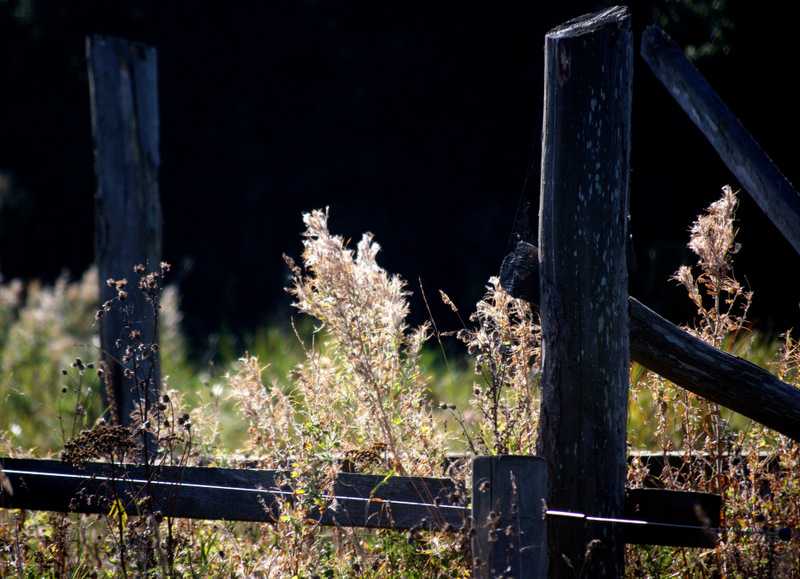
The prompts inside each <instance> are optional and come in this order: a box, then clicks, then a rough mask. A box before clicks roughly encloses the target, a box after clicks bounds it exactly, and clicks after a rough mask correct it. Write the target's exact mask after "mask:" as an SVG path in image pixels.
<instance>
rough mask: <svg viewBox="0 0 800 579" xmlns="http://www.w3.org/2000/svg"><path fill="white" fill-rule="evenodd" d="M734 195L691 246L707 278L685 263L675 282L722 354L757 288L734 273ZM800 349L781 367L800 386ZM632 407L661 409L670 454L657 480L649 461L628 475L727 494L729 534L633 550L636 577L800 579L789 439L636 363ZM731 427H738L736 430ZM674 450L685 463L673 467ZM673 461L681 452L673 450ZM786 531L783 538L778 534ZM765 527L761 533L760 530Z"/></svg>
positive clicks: (654, 422)
mask: <svg viewBox="0 0 800 579" xmlns="http://www.w3.org/2000/svg"><path fill="white" fill-rule="evenodd" d="M737 204H738V200H737V198H736V194H735V193H734V192H733V190H732V189H731V188H730V187H727V186H726V187H724V188H723V193H722V197H721V198H720V199H719V200H718V201H716V202H714V203H712V204H711V206H710V207H709V208H708V209H707V211H706V213H705V214H704V215H701V216H699V217H698V218H697V220H696V221H695V223H694V224H693V226H692V229H691V240H690V242H689V248H690V249H691V250H692V251H693V252H694V253H695V255H697V257H698V263H697V266H698V268H699V272H698V273H697V274H696V277H695V274H694V273H693V271H692V269H691V268H689V267H688V266H683V267H681V268H680V269H679V270H678V272H677V273H676V274H675V276H673V279H674V280H676V281H678V282H679V283H680V284H681V285H683V286H684V287H685V288H686V290H687V291H688V293H689V298H690V299H691V300H692V302H693V303H694V304H695V305H696V306H697V308H698V314H699V319H698V323H697V325H696V326H695V327H693V328H687V331H690V332H692V333H693V334H695V335H696V336H697V337H699V338H700V339H702V340H704V341H705V342H707V343H709V344H711V345H713V346H715V347H718V348H723V349H726V348H732V347H734V346H735V344H736V339H737V338H740V336H741V333H742V332H743V331H745V330H747V319H746V314H747V311H748V308H749V306H750V302H751V299H752V292H750V291H747V290H744V289H743V288H742V286H741V285H740V284H739V282H737V281H736V279H735V278H734V277H733V256H734V255H735V254H736V253H737V251H738V250H739V245H738V244H737V243H736V241H735V237H736V229H735V228H734V221H735V210H736V206H737ZM798 352H800V349H798V345H797V343H796V342H795V341H794V340H793V339H792V338H791V334H789V333H787V334H786V335H784V346H783V350H782V352H781V353H780V354H779V356H778V359H777V363H776V365H775V367H774V369H773V371H774V372H775V373H776V374H777V375H778V376H779V377H781V378H782V379H783V380H787V381H790V383H794V384H798V381H797V377H798V364H799V363H800V354H799V353H798ZM631 383H632V397H633V400H632V404H633V405H634V407H638V408H639V410H640V411H646V410H645V409H646V408H647V407H648V401H650V402H651V405H650V406H649V408H650V410H651V411H652V413H653V416H652V418H651V420H650V426H651V428H653V429H654V430H655V432H654V433H653V440H654V441H655V442H656V444H657V446H658V448H659V449H660V450H661V451H662V452H663V455H664V468H663V470H662V472H661V473H660V474H656V475H651V474H650V473H649V471H648V469H647V467H646V465H644V464H642V463H641V461H634V463H633V464H632V467H631V469H630V470H629V482H630V484H632V485H637V486H642V485H648V486H649V485H655V486H662V487H665V488H670V489H678V490H694V491H703V492H713V493H718V494H720V495H721V496H722V498H723V508H722V515H723V519H722V521H721V527H722V528H731V529H737V530H741V531H745V532H746V533H737V532H728V533H724V532H723V533H720V535H719V536H720V538H719V541H718V544H717V547H716V548H715V549H710V550H705V551H702V552H698V551H696V550H692V549H681V548H664V547H646V546H636V547H629V549H628V561H627V565H628V568H629V569H635V570H636V573H637V575H636V576H642V577H645V576H682V577H764V578H766V577H797V576H798V575H797V570H798V569H800V549H798V539H797V538H796V537H794V536H793V535H792V533H791V532H790V531H789V529H796V528H797V525H798V524H799V523H800V500H798V497H799V496H800V474H799V471H798V468H797V466H798V464H799V463H798V460H799V459H800V455H798V448H797V445H796V444H793V443H792V442H791V441H790V440H788V439H786V438H785V437H783V436H782V435H779V434H777V433H775V432H773V431H771V430H769V429H767V428H765V427H763V426H761V425H759V424H757V423H755V422H749V421H745V420H744V419H743V418H742V417H737V416H735V415H733V413H729V412H727V411H725V412H726V414H727V417H726V418H724V417H723V409H722V408H720V407H719V406H718V405H717V404H714V403H711V402H709V401H706V400H704V399H701V398H700V397H699V396H696V395H694V394H692V393H690V392H688V391H685V390H683V389H680V388H678V387H676V386H675V385H673V384H671V383H669V382H667V381H665V380H663V379H662V378H660V377H658V376H655V375H653V374H650V373H649V372H646V371H644V370H643V369H642V368H641V367H637V366H636V365H634V369H633V374H632V380H631ZM732 421H736V423H737V424H739V425H740V427H739V428H734V427H732V426H731V423H732ZM671 451H677V453H678V455H679V456H680V457H681V459H682V460H679V461H678V463H677V464H676V463H675V462H674V461H673V462H670V460H669V456H670V452H671ZM673 456H674V453H673ZM780 529H783V531H781V533H778V531H779V530H780ZM761 531H763V532H764V533H763V534H759V532H761Z"/></svg>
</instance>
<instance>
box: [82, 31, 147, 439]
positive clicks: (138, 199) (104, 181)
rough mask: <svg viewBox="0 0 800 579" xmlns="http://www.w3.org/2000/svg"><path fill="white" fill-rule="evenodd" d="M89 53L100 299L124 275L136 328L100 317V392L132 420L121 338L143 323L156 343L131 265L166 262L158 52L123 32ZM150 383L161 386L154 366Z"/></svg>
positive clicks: (91, 45) (97, 42)
mask: <svg viewBox="0 0 800 579" xmlns="http://www.w3.org/2000/svg"><path fill="white" fill-rule="evenodd" d="M86 56H87V62H88V68H89V89H90V98H91V111H92V137H93V140H94V156H95V173H96V174H97V191H96V194H95V237H94V244H95V260H96V263H97V269H98V277H99V284H100V288H99V291H100V303H101V304H102V303H105V302H106V301H108V300H110V299H112V298H114V297H115V296H116V295H117V292H116V290H115V289H114V288H111V287H109V286H108V285H107V284H106V280H108V279H109V278H112V279H115V280H121V279H127V280H128V281H129V282H130V285H129V288H130V291H129V292H128V299H127V302H126V305H128V306H129V307H130V308H131V310H132V311H133V315H134V324H133V327H132V328H131V327H128V326H127V325H126V323H125V321H124V320H123V319H122V316H121V315H119V314H116V313H109V314H107V315H105V316H103V317H102V318H101V319H100V321H99V325H100V340H101V346H100V349H101V352H102V356H103V365H104V367H105V379H106V381H108V382H109V383H110V390H111V392H112V396H108V395H107V394H108V393H107V392H106V389H105V388H104V389H101V393H102V396H103V402H104V406H105V407H106V408H109V409H110V411H111V414H112V418H113V419H114V420H115V421H116V422H117V423H119V424H123V425H130V423H131V412H133V410H135V409H136V407H137V400H138V395H136V394H135V393H134V392H135V390H136V385H135V381H134V380H133V379H126V378H125V377H124V375H123V368H122V366H121V364H120V362H119V360H121V359H122V356H123V352H120V350H119V348H117V346H116V341H117V340H118V339H120V338H125V337H126V336H125V333H126V332H127V333H129V332H130V331H131V330H138V331H139V332H141V336H142V341H143V342H144V343H157V342H158V336H157V334H156V331H157V330H156V328H155V324H154V320H153V309H152V307H150V305H149V304H148V303H147V302H146V300H145V298H144V296H143V295H141V293H140V292H139V291H138V290H136V289H135V288H136V286H137V284H138V279H134V278H133V276H134V273H133V268H134V266H136V265H139V264H141V265H144V266H145V267H146V268H147V271H148V272H150V271H157V270H158V267H159V264H160V262H161V240H162V218H161V206H160V201H159V194H158V169H159V166H160V164H161V161H160V156H159V117H158V83H157V76H158V74H157V64H156V51H155V49H154V48H151V47H148V46H145V45H142V44H138V43H129V42H128V41H127V40H124V39H121V38H107V37H101V36H92V37H90V38H87V40H86ZM125 343H127V341H125ZM138 378H139V379H141V378H143V377H142V376H141V375H140V376H139V377H138ZM151 383H152V384H155V385H156V387H157V386H158V385H159V374H158V368H157V367H155V368H154V375H153V376H152V377H151ZM154 396H155V394H154V393H153V398H154Z"/></svg>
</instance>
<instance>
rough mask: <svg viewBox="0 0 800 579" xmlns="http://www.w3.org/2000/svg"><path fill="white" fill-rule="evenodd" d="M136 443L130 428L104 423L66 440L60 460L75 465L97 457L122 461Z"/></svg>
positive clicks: (81, 464)
mask: <svg viewBox="0 0 800 579" xmlns="http://www.w3.org/2000/svg"><path fill="white" fill-rule="evenodd" d="M137 444H138V443H137V442H136V439H135V438H134V435H133V432H132V431H131V429H130V428H127V427H125V426H115V425H108V424H104V425H100V426H97V427H95V428H93V429H92V430H84V431H83V432H81V433H80V434H79V435H78V436H76V437H74V438H72V439H70V440H69V441H67V442H66V444H64V450H63V451H62V452H61V461H62V462H67V463H69V464H71V465H72V466H77V467H84V466H86V463H88V462H89V461H91V460H97V459H103V460H108V461H111V462H123V461H124V460H125V458H126V457H128V456H129V455H130V454H131V453H132V451H133V450H134V449H136V448H137Z"/></svg>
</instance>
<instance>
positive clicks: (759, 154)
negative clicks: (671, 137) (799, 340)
mask: <svg viewBox="0 0 800 579" xmlns="http://www.w3.org/2000/svg"><path fill="white" fill-rule="evenodd" d="M642 57H643V58H644V60H645V62H647V64H648V65H649V66H650V69H651V70H652V71H653V73H654V74H655V75H656V77H657V78H658V80H660V81H661V83H662V84H663V85H664V87H665V88H666V89H667V90H668V91H669V93H670V94H671V95H672V98H674V99H675V101H676V102H677V103H678V104H679V105H680V106H681V108H682V109H683V110H684V112H685V113H686V114H687V115H688V116H689V118H690V119H692V122H694V124H695V125H697V128H698V129H700V131H702V133H703V135H705V137H706V139H708V141H709V142H710V143H711V145H712V146H713V147H714V149H716V151H717V153H718V154H719V156H720V159H722V162H723V163H725V165H726V166H727V167H728V169H730V171H731V173H733V175H734V176H735V177H736V179H738V180H739V183H741V184H742V186H743V187H744V188H745V190H746V191H747V192H748V193H749V194H750V196H751V197H752V198H753V200H755V202H756V203H758V206H759V207H761V210H762V211H763V212H764V213H765V214H766V215H767V217H769V218H770V220H771V221H772V223H774V224H775V226H776V227H777V228H778V230H779V231H780V232H781V233H782V234H783V236H784V237H785V238H786V239H787V240H788V241H789V243H790V244H791V245H792V247H794V249H795V251H797V252H798V253H800V195H798V193H797V191H796V190H795V189H794V187H792V184H791V183H789V180H788V179H786V177H784V176H783V173H781V172H780V170H779V169H778V168H777V167H776V166H775V164H774V163H773V162H772V160H771V159H770V158H769V157H768V156H767V154H766V153H765V152H764V150H763V149H762V148H761V147H760V146H759V144H758V143H757V142H756V140H755V139H754V138H753V137H752V136H751V135H750V133H748V132H747V130H746V129H745V128H744V126H742V124H741V123H740V122H739V119H737V118H736V117H735V116H734V114H733V113H732V112H731V111H730V109H729V108H728V107H727V106H726V105H725V103H724V102H723V101H722V99H721V98H720V97H719V95H717V93H716V92H714V90H713V89H712V88H711V85H709V84H708V82H707V81H706V80H705V79H704V78H703V76H702V75H701V74H700V72H699V71H698V70H697V68H695V66H694V65H693V64H692V63H691V62H690V61H689V59H688V58H686V56H685V55H684V54H683V52H682V51H681V49H680V48H679V47H678V45H677V44H675V42H674V41H673V40H672V39H671V38H670V37H669V36H668V35H667V34H666V33H665V32H664V31H663V30H660V29H659V28H656V27H653V26H651V27H648V28H647V29H646V30H645V31H644V33H643V34H642Z"/></svg>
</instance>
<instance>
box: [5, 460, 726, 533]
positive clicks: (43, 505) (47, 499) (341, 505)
mask: <svg viewBox="0 0 800 579" xmlns="http://www.w3.org/2000/svg"><path fill="white" fill-rule="evenodd" d="M640 459H641V460H643V461H645V462H647V460H648V459H647V457H640ZM0 467H1V468H2V471H3V474H4V476H5V477H6V478H7V480H8V485H10V487H11V489H12V490H13V494H11V493H9V492H8V490H7V489H6V485H5V484H4V485H3V486H2V487H0V508H5V509H26V510H34V511H55V512H64V513H67V512H75V513H88V514H108V513H109V512H110V507H109V504H108V502H107V501H110V500H113V499H114V498H115V497H118V498H120V499H121V500H122V501H123V506H124V507H125V510H126V512H127V513H128V514H129V515H136V514H137V513H138V512H139V511H138V508H137V506H136V504H135V499H137V498H141V497H142V496H144V495H143V493H144V492H145V491H147V492H149V493H150V496H151V497H152V498H153V505H154V507H155V508H156V509H158V510H160V511H161V512H162V513H163V514H164V515H165V516H169V517H177V518H187V519H205V520H227V521H253V522H273V521H274V520H275V517H276V516H277V515H278V510H277V508H276V503H275V501H276V500H277V499H287V498H291V489H290V488H289V487H288V486H285V485H284V484H283V481H284V476H285V474H286V473H284V472H281V471H275V470H261V469H250V468H213V467H160V468H156V469H154V470H153V471H152V473H153V477H152V480H151V481H150V485H149V487H148V486H147V479H146V478H145V470H144V467H141V466H126V467H119V466H117V467H116V468H114V467H112V465H109V464H107V463H89V464H87V465H86V468H85V469H78V468H73V467H72V466H70V465H68V464H65V463H63V462H61V461H58V460H46V459H26V458H2V457H0ZM111 475H113V477H112V478H113V480H107V477H111ZM481 478H482V475H479V480H480V479H481ZM518 485H519V489H521V492H524V493H527V496H528V498H529V499H530V500H533V496H534V494H535V493H536V492H538V491H537V490H536V489H535V488H531V484H530V481H518ZM276 491H281V492H280V493H278V492H276ZM649 491H651V489H628V490H627V491H626V496H625V508H624V509H623V512H624V513H628V514H630V515H631V516H630V518H632V519H637V520H642V519H644V517H643V516H641V514H642V513H645V512H646V513H647V518H646V520H647V521H648V522H650V523H670V524H676V523H677V524H682V525H689V526H693V525H694V526H696V525H698V524H699V523H698V520H697V516H696V515H695V510H694V505H695V504H699V505H701V506H702V507H703V509H704V510H705V511H706V513H707V514H708V517H709V519H710V520H711V522H712V526H714V525H718V524H719V520H720V518H719V509H718V508H717V509H716V510H715V507H714V505H715V504H717V503H715V501H718V497H716V495H711V494H708V493H694V492H684V493H680V495H679V496H676V497H673V498H670V499H669V500H667V501H662V500H661V499H660V498H659V493H660V492H661V490H660V489H657V490H656V492H655V493H653V492H649ZM669 492H672V491H669ZM334 494H335V496H336V504H334V505H331V506H329V508H327V509H326V510H325V512H324V513H319V512H316V513H314V517H316V519H317V520H319V521H320V523H321V524H323V525H341V526H345V527H370V528H394V529H411V528H422V529H441V530H446V529H450V528H452V529H461V528H462V527H463V525H464V522H465V521H466V520H467V519H468V517H469V516H470V515H471V511H470V510H469V508H468V507H466V506H463V505H461V504H460V503H459V502H458V501H459V497H460V495H459V493H458V489H457V488H456V486H455V484H454V483H453V481H451V480H449V479H439V478H418V477H383V476H378V475H364V474H350V473H341V472H339V473H336V480H335V483H334ZM90 497H91V500H90ZM103 497H104V498H105V501H106V502H102V501H103V500H104V499H103ZM715 497H716V498H715ZM637 513H638V514H637ZM620 527H621V528H622V533H623V537H624V540H625V542H626V543H631V544H657V545H675V546H684V547H698V546H706V545H707V544H708V535H707V534H705V533H704V532H700V531H692V530H691V529H684V530H685V531H686V533H684V534H676V533H674V531H673V530H671V529H669V528H663V527H660V526H653V527H651V529H650V534H649V535H643V534H642V525H641V524H621V525H620ZM698 533H699V534H698ZM648 542H649V543H648Z"/></svg>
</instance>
